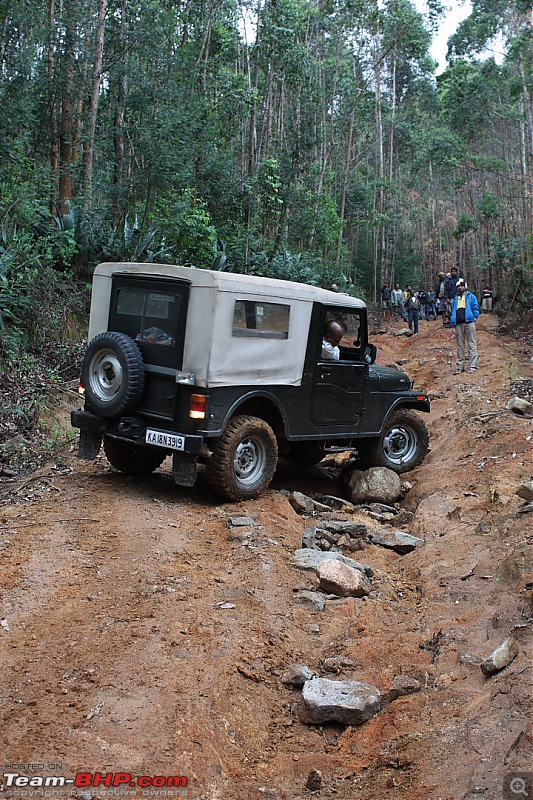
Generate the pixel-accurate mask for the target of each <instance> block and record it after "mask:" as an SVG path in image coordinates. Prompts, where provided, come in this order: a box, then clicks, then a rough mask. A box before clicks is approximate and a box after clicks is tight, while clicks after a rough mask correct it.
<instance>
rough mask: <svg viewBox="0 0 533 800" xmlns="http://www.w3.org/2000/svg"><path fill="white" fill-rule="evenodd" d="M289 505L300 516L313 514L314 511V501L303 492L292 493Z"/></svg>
mask: <svg viewBox="0 0 533 800" xmlns="http://www.w3.org/2000/svg"><path fill="white" fill-rule="evenodd" d="M289 503H290V504H291V506H292V507H293V508H294V510H295V511H296V513H298V514H311V513H312V512H313V510H314V501H313V500H312V499H311V498H310V497H308V496H307V495H306V494H302V492H292V493H291V494H290V495H289Z"/></svg>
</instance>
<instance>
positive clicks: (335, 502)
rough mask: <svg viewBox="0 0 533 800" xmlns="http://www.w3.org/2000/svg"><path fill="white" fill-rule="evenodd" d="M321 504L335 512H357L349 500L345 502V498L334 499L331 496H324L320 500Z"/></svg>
mask: <svg viewBox="0 0 533 800" xmlns="http://www.w3.org/2000/svg"><path fill="white" fill-rule="evenodd" d="M318 500H320V502H321V503H324V505H326V506H329V508H331V509H332V510H333V511H355V510H356V508H355V506H354V504H353V503H350V501H349V500H345V499H344V497H334V496H333V495H331V494H324V495H322V496H321V497H319V498H318Z"/></svg>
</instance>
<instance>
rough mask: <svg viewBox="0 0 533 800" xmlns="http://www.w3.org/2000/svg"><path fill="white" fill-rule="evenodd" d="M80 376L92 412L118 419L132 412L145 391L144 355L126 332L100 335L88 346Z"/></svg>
mask: <svg viewBox="0 0 533 800" xmlns="http://www.w3.org/2000/svg"><path fill="white" fill-rule="evenodd" d="M81 377H82V382H83V386H84V387H85V399H86V402H87V404H88V405H89V406H90V407H91V409H92V410H93V411H96V412H97V413H98V414H101V416H102V417H117V416H119V415H120V414H124V413H125V412H127V411H131V410H133V409H134V408H135V407H136V406H137V404H138V402H139V400H140V399H141V396H142V393H143V391H144V364H143V360H142V355H141V352H140V350H139V348H138V347H137V345H136V344H135V342H134V341H133V339H131V338H130V337H129V336H126V334H125V333H117V332H115V331H111V332H108V333H100V334H99V335H98V336H95V337H94V339H92V340H91V341H90V342H89V344H88V346H87V350H86V352H85V357H84V359H83V365H82V368H81Z"/></svg>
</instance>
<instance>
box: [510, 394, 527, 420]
mask: <svg viewBox="0 0 533 800" xmlns="http://www.w3.org/2000/svg"><path fill="white" fill-rule="evenodd" d="M505 408H507V409H508V410H509V411H513V412H514V413H515V414H519V415H520V416H522V417H533V403H530V402H529V400H523V399H522V398H521V397H513V398H512V400H509V402H508V403H507V405H506V406H505Z"/></svg>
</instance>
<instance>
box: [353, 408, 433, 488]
mask: <svg viewBox="0 0 533 800" xmlns="http://www.w3.org/2000/svg"><path fill="white" fill-rule="evenodd" d="M357 449H358V453H359V462H360V464H361V466H365V467H388V468H389V469H392V470H394V472H398V473H400V474H401V473H403V472H409V471H410V470H412V469H414V468H415V467H417V466H418V465H419V464H421V463H422V461H423V460H424V458H425V457H426V454H427V452H428V450H429V433H428V429H427V428H426V426H425V424H424V422H423V421H422V420H421V419H420V417H419V416H418V415H417V414H415V413H414V412H413V411H409V410H407V409H399V410H398V411H395V412H394V413H393V414H391V416H390V417H389V419H388V420H387V421H386V423H385V427H384V428H383V432H382V434H381V436H379V437H378V438H376V439H367V440H362V441H361V442H360V444H359V445H358V448H357Z"/></svg>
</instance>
